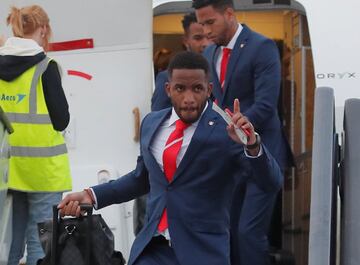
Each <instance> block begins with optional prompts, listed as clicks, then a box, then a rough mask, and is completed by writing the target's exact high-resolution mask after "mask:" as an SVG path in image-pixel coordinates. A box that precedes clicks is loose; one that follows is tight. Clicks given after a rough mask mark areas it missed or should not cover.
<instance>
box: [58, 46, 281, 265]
mask: <svg viewBox="0 0 360 265" xmlns="http://www.w3.org/2000/svg"><path fill="white" fill-rule="evenodd" d="M208 78H209V67H208V63H207V61H206V59H205V58H204V57H202V56H201V55H200V54H196V53H192V52H183V53H180V54H178V55H177V56H175V57H174V59H173V60H172V62H171V63H170V65H169V83H168V84H167V86H166V91H167V93H168V95H169V96H170V98H171V101H172V104H173V107H172V108H168V109H164V110H161V111H157V112H151V113H150V114H148V115H147V116H146V117H145V118H144V120H143V122H142V126H141V139H140V156H139V157H138V159H137V165H136V168H135V169H134V170H133V171H132V172H130V173H128V174H127V175H125V176H123V177H120V178H119V179H117V180H115V181H113V182H109V183H106V184H101V185H97V186H94V187H92V188H91V189H86V190H85V191H83V192H77V193H72V194H69V195H67V196H66V197H65V198H64V199H63V201H62V202H61V203H60V204H59V206H58V207H59V208H60V209H61V213H62V214H65V215H79V214H80V208H79V207H78V206H79V203H92V204H94V206H95V208H97V209H99V208H102V207H105V206H108V205H111V204H114V203H122V202H126V201H129V200H132V199H134V198H136V197H138V196H141V195H143V194H146V193H149V197H148V203H147V209H146V213H147V217H146V219H147V222H146V223H145V226H144V227H143V229H142V230H141V231H140V233H139V234H138V236H137V237H136V239H135V241H134V244H133V246H132V249H131V253H130V258H129V262H128V264H130V265H133V264H135V265H199V264H211V265H230V264H231V263H230V236H229V228H230V213H229V210H230V209H229V208H230V204H231V200H232V197H233V196H232V194H233V192H234V187H235V182H242V181H246V180H247V178H249V177H250V176H251V178H253V179H254V181H255V182H258V183H261V185H262V188H263V189H265V190H269V191H270V190H278V189H279V187H280V186H281V184H282V183H281V179H282V177H281V171H280V168H279V166H278V164H277V162H276V161H275V160H274V159H273V158H272V156H271V154H270V153H269V151H268V150H267V149H266V147H265V146H264V145H262V144H261V140H260V138H259V137H258V136H257V134H256V133H255V131H254V127H253V125H252V124H251V123H250V122H249V121H248V119H247V118H246V117H244V116H243V115H242V114H241V113H240V104H239V101H238V100H235V101H234V104H233V110H234V114H233V116H232V123H231V124H230V125H228V126H227V124H226V123H225V121H224V120H223V119H222V117H221V116H220V115H219V114H218V113H216V112H215V111H213V109H212V102H211V101H209V100H208V98H209V97H210V93H211V88H212V86H211V84H210V83H209V79H208ZM236 127H237V128H241V129H243V130H248V132H249V138H248V142H247V145H243V143H242V142H241V140H240V138H239V137H238V136H237V134H236V132H235V128H236ZM226 131H227V133H226ZM239 172H242V174H239Z"/></svg>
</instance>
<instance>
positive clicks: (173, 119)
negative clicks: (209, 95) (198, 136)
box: [168, 101, 209, 127]
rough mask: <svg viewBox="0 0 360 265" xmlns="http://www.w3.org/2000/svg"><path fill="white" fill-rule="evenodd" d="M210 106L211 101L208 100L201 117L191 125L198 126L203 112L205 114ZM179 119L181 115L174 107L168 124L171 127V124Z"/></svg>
mask: <svg viewBox="0 0 360 265" xmlns="http://www.w3.org/2000/svg"><path fill="white" fill-rule="evenodd" d="M208 106H209V103H208V102H207V101H206V105H205V108H204V109H203V111H202V113H201V115H200V117H199V119H198V120H197V121H196V122H194V123H193V124H191V126H195V127H197V125H198V124H199V121H200V119H201V117H202V116H203V114H204V112H205V111H206V109H207V107H208ZM178 119H180V118H179V116H178V115H177V113H176V111H175V109H174V108H172V110H171V116H170V119H169V125H168V126H169V127H170V126H172V125H174V124H175V122H176V121H177V120H178Z"/></svg>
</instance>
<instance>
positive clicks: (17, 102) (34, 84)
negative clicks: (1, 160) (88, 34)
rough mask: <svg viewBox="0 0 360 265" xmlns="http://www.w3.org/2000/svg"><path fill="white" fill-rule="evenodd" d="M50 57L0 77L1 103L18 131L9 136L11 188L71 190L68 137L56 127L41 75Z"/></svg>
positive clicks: (48, 190)
mask: <svg viewBox="0 0 360 265" xmlns="http://www.w3.org/2000/svg"><path fill="white" fill-rule="evenodd" d="M50 61H51V59H50V58H48V57H46V58H45V59H43V60H42V61H41V62H40V63H38V64H37V65H35V66H33V67H31V68H29V69H28V70H27V71H25V72H24V73H23V74H22V75H20V76H18V77H17V78H16V79H14V80H13V81H11V82H6V81H4V80H1V79H0V104H1V107H2V108H3V110H4V112H5V113H6V115H7V117H8V118H9V120H10V122H11V124H12V126H13V128H14V133H12V134H11V135H10V136H9V143H10V146H11V151H10V154H11V157H10V161H9V164H10V165H9V183H8V184H9V185H8V187H9V189H13V190H19V191H28V192H56V191H67V190H71V176H70V166H69V158H68V154H67V148H66V145H65V141H64V137H63V135H62V134H61V132H58V131H56V130H54V128H53V125H52V123H51V120H50V116H49V112H48V109H47V106H46V102H45V97H44V92H43V85H42V79H41V76H42V74H43V73H44V72H45V70H46V68H47V66H48V63H49V62H50Z"/></svg>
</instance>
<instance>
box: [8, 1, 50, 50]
mask: <svg viewBox="0 0 360 265" xmlns="http://www.w3.org/2000/svg"><path fill="white" fill-rule="evenodd" d="M6 22H7V25H11V27H12V31H13V34H14V36H15V37H19V38H24V36H26V35H29V34H33V33H34V32H35V31H36V30H37V29H38V28H39V27H44V26H45V27H46V35H45V36H44V37H43V38H44V45H43V48H44V49H45V50H47V48H48V44H49V40H50V37H51V33H52V32H51V27H50V24H49V22H50V20H49V17H48V15H47V14H46V12H45V10H44V9H42V8H41V7H40V6H38V5H32V6H26V7H23V8H17V7H14V6H13V7H11V11H10V14H9V15H8V17H7V19H6Z"/></svg>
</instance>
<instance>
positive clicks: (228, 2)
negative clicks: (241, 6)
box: [192, 0, 234, 10]
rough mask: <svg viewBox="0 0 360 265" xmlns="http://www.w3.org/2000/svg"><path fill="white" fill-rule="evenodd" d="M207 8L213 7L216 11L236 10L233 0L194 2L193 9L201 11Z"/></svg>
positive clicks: (194, 0)
mask: <svg viewBox="0 0 360 265" xmlns="http://www.w3.org/2000/svg"><path fill="white" fill-rule="evenodd" d="M206 6H212V7H213V8H214V9H218V10H224V9H226V8H228V7H232V8H234V1H233V0H193V3H192V7H193V8H195V9H199V8H202V7H206Z"/></svg>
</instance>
